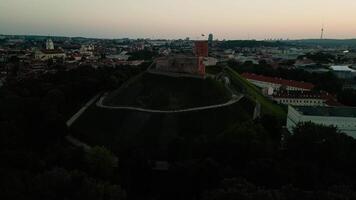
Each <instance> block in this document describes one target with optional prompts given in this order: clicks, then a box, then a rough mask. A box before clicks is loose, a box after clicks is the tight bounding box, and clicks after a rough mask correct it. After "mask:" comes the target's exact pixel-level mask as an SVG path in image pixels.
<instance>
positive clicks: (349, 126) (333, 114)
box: [287, 106, 356, 138]
mask: <svg viewBox="0 0 356 200" xmlns="http://www.w3.org/2000/svg"><path fill="white" fill-rule="evenodd" d="M303 122H313V123H315V124H321V125H325V126H335V127H337V128H338V129H339V130H340V131H341V132H344V133H346V134H347V135H349V136H351V137H353V138H356V108H350V107H307V106H288V117H287V128H288V130H289V131H290V132H292V131H293V128H294V127H296V125H297V124H298V123H303Z"/></svg>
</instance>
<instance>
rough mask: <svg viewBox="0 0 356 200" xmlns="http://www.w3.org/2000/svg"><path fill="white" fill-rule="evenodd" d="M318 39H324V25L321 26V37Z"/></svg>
mask: <svg viewBox="0 0 356 200" xmlns="http://www.w3.org/2000/svg"><path fill="white" fill-rule="evenodd" d="M320 39H321V40H322V39H324V24H323V25H322V26H321V35H320Z"/></svg>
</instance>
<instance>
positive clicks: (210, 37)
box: [208, 33, 214, 46]
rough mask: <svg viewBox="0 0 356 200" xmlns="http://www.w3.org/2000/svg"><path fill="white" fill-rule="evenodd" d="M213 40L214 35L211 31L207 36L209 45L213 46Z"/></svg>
mask: <svg viewBox="0 0 356 200" xmlns="http://www.w3.org/2000/svg"><path fill="white" fill-rule="evenodd" d="M213 41H214V35H213V34H212V33H210V34H209V37H208V44H209V46H213Z"/></svg>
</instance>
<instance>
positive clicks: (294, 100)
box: [270, 91, 341, 106]
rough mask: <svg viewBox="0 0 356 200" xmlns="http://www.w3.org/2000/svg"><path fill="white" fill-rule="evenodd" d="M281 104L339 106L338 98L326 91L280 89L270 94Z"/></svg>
mask: <svg viewBox="0 0 356 200" xmlns="http://www.w3.org/2000/svg"><path fill="white" fill-rule="evenodd" d="M270 97H271V98H272V100H274V101H276V102H277V103H279V104H284V105H293V106H339V105H341V104H340V103H338V102H337V100H336V98H335V97H334V96H332V95H330V94H328V93H326V92H312V91H278V92H276V93H274V94H272V95H271V96H270Z"/></svg>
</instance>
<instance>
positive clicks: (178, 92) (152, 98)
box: [104, 73, 231, 110]
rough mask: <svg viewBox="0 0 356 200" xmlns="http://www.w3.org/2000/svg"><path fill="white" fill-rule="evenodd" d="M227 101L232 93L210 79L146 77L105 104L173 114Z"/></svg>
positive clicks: (116, 92)
mask: <svg viewBox="0 0 356 200" xmlns="http://www.w3.org/2000/svg"><path fill="white" fill-rule="evenodd" d="M230 99H231V93H230V92H229V91H228V90H227V89H226V88H225V87H224V86H223V84H222V83H220V82H218V81H216V80H213V79H211V78H207V79H205V80H204V79H195V78H172V77H167V76H161V75H153V74H149V73H145V74H142V75H140V76H139V77H136V78H135V79H134V80H132V81H131V82H130V83H129V84H126V85H125V86H124V87H122V88H120V89H118V90H116V91H114V92H112V93H111V94H110V95H109V96H108V97H107V98H106V99H105V101H104V104H105V105H110V106H136V107H141V108H149V109H162V110H172V109H184V108H192V107H197V106H207V105H214V104H220V103H225V102H227V101H229V100H230Z"/></svg>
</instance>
